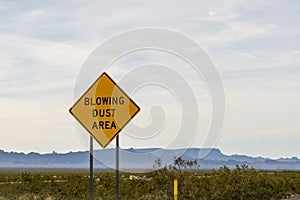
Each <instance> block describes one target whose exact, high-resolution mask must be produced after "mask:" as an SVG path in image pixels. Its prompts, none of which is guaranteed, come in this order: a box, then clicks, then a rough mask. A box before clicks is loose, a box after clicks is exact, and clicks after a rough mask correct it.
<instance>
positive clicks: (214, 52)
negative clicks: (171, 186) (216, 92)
mask: <svg viewBox="0 0 300 200" xmlns="http://www.w3.org/2000/svg"><path fill="white" fill-rule="evenodd" d="M299 13H300V3H299V2H298V1H289V0H288V1H279V0H278V1H276V0H275V1H271V0H270V1H188V2H185V3H182V1H163V2H161V1H126V2H125V1H123V2H122V3H120V2H118V1H89V3H86V2H84V1H76V0H75V1H64V2H61V1H57V2H56V1H51V2H43V1H1V2H0V108H1V115H0V127H1V131H0V137H1V140H0V149H4V150H7V151H24V152H30V151H38V152H51V151H53V150H55V151H58V152H68V151H77V150H83V149H85V147H84V146H83V145H82V142H81V141H80V139H79V138H78V135H77V134H76V130H75V126H74V120H73V118H72V117H71V116H70V114H69V113H68V109H69V108H70V106H71V105H72V103H73V87H74V84H75V81H76V77H77V74H78V73H79V70H80V67H81V65H82V64H83V62H84V61H85V59H86V58H87V57H88V55H89V54H90V53H91V52H92V51H93V50H94V49H95V48H96V47H97V46H98V45H100V44H101V43H102V42H104V41H105V40H107V39H109V38H110V37H112V36H113V35H116V34H118V33H120V32H124V31H128V30H131V29H136V28H142V27H159V28H167V29H171V30H174V31H178V32H181V33H183V34H185V35H188V36H189V37H190V38H192V39H193V40H195V41H196V42H198V43H199V44H200V45H201V46H202V47H203V48H204V49H205V50H206V51H207V53H208V55H209V56H210V58H211V59H212V60H213V62H214V64H215V65H216V67H217V68H218V70H219V71H220V74H221V76H222V79H223V82H224V88H225V93H226V120H225V124H224V128H223V132H222V136H221V138H220V140H219V141H218V143H217V145H216V147H218V148H221V149H222V151H223V152H224V153H228V154H234V153H238V154H247V155H252V156H267V157H274V158H275V157H291V156H298V157H300V148H299V144H300V128H299V121H300V106H299V102H300V94H299V91H300V48H299V47H300V37H299V35H300V24H299V21H300V14H299ZM159 56H161V58H162V59H163V57H164V55H159ZM112 73H113V72H112ZM99 75H100V74H99ZM116 77H117V72H116ZM154 89H155V88H154ZM136 98H138V97H136ZM167 100H168V99H166V101H167ZM153 101H155V99H153ZM206 103H207V104H209V102H206ZM206 103H204V105H206ZM148 104H151V98H150V102H145V105H148ZM204 107H205V106H204ZM170 109H171V108H170ZM144 110H145V112H144V113H142V114H140V119H136V123H137V124H138V123H141V124H143V123H147V122H145V120H143V119H147V112H146V111H147V109H146V108H145V109H144ZM207 112H208V111H207ZM204 118H205V116H203V120H207V119H204ZM122 139H123V141H122V144H123V146H124V147H131V146H133V147H150V146H160V145H163V144H164V142H165V140H167V137H161V138H158V139H157V141H156V143H155V144H151V143H150V144H149V143H148V144H145V145H143V143H138V145H135V144H136V143H132V142H130V141H129V139H126V137H125V136H124V138H122ZM193 146H201V137H199V138H197V139H196V140H195V141H194V144H193Z"/></svg>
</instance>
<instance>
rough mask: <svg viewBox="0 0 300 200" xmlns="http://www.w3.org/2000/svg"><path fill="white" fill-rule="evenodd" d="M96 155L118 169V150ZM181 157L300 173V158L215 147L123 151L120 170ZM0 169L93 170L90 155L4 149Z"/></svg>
mask: <svg viewBox="0 0 300 200" xmlns="http://www.w3.org/2000/svg"><path fill="white" fill-rule="evenodd" d="M94 155H95V159H94V167H95V168H101V169H105V168H110V167H113V166H114V162H115V149H102V150H96V151H94ZM180 155H182V158H183V159H184V160H192V161H194V160H197V162H198V163H199V164H200V169H218V168H220V167H222V166H224V165H226V166H227V167H229V168H235V166H236V165H248V166H249V167H254V168H255V169H263V170H300V159H298V158H297V157H292V158H280V159H269V158H262V157H250V156H246V155H225V154H223V153H222V152H221V151H220V150H219V149H215V148H212V149H208V148H189V149H186V150H185V149H160V148H147V149H133V148H131V149H121V150H120V167H121V168H123V169H152V168H153V165H154V161H155V160H156V159H158V158H160V159H161V163H162V166H165V165H170V164H171V165H172V160H173V159H174V157H178V156H180ZM104 161H105V162H104ZM0 168H89V152H88V151H84V152H69V153H64V154H63V153H55V152H53V153H50V154H39V153H28V154H24V153H16V152H5V151H3V150H0Z"/></svg>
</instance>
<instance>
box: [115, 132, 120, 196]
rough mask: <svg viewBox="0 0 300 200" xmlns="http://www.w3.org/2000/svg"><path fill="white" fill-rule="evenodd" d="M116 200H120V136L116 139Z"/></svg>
mask: <svg viewBox="0 0 300 200" xmlns="http://www.w3.org/2000/svg"><path fill="white" fill-rule="evenodd" d="M116 200H119V135H117V137H116Z"/></svg>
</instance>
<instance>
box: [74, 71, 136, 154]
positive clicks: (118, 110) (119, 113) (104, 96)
mask: <svg viewBox="0 0 300 200" xmlns="http://www.w3.org/2000/svg"><path fill="white" fill-rule="evenodd" d="M139 110H140V108H139V107H138V106H137V105H136V104H135V103H134V102H133V101H132V100H131V99H130V98H129V97H128V95H127V94H125V92H124V91H123V90H122V89H121V88H120V87H119V86H118V85H117V84H116V83H115V82H114V81H113V80H112V79H111V78H110V77H109V76H108V75H107V74H106V73H105V72H104V73H103V74H102V75H101V76H100V77H99V78H98V79H97V80H96V82H95V83H94V84H93V85H92V86H91V87H90V88H89V89H88V90H87V91H86V92H85V93H84V94H83V95H82V96H81V97H80V98H79V100H78V101H77V102H76V103H75V104H74V105H73V106H72V108H70V113H71V114H72V115H73V116H74V117H75V118H76V119H77V120H78V121H79V122H80V123H81V125H82V126H83V127H84V128H85V129H86V130H87V131H88V132H89V133H90V134H91V135H92V136H93V137H94V138H95V139H96V140H97V142H98V143H99V144H100V145H101V146H102V147H104V148H105V147H106V146H107V145H108V144H109V143H110V141H112V140H113V139H114V138H115V136H117V135H118V134H119V132H120V131H121V130H122V128H124V126H125V125H126V124H127V123H128V122H129V121H130V120H131V119H132V118H133V117H134V116H135V115H136V114H137V113H138V112H139Z"/></svg>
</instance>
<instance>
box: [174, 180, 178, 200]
mask: <svg viewBox="0 0 300 200" xmlns="http://www.w3.org/2000/svg"><path fill="white" fill-rule="evenodd" d="M174 200H178V180H177V179H174Z"/></svg>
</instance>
